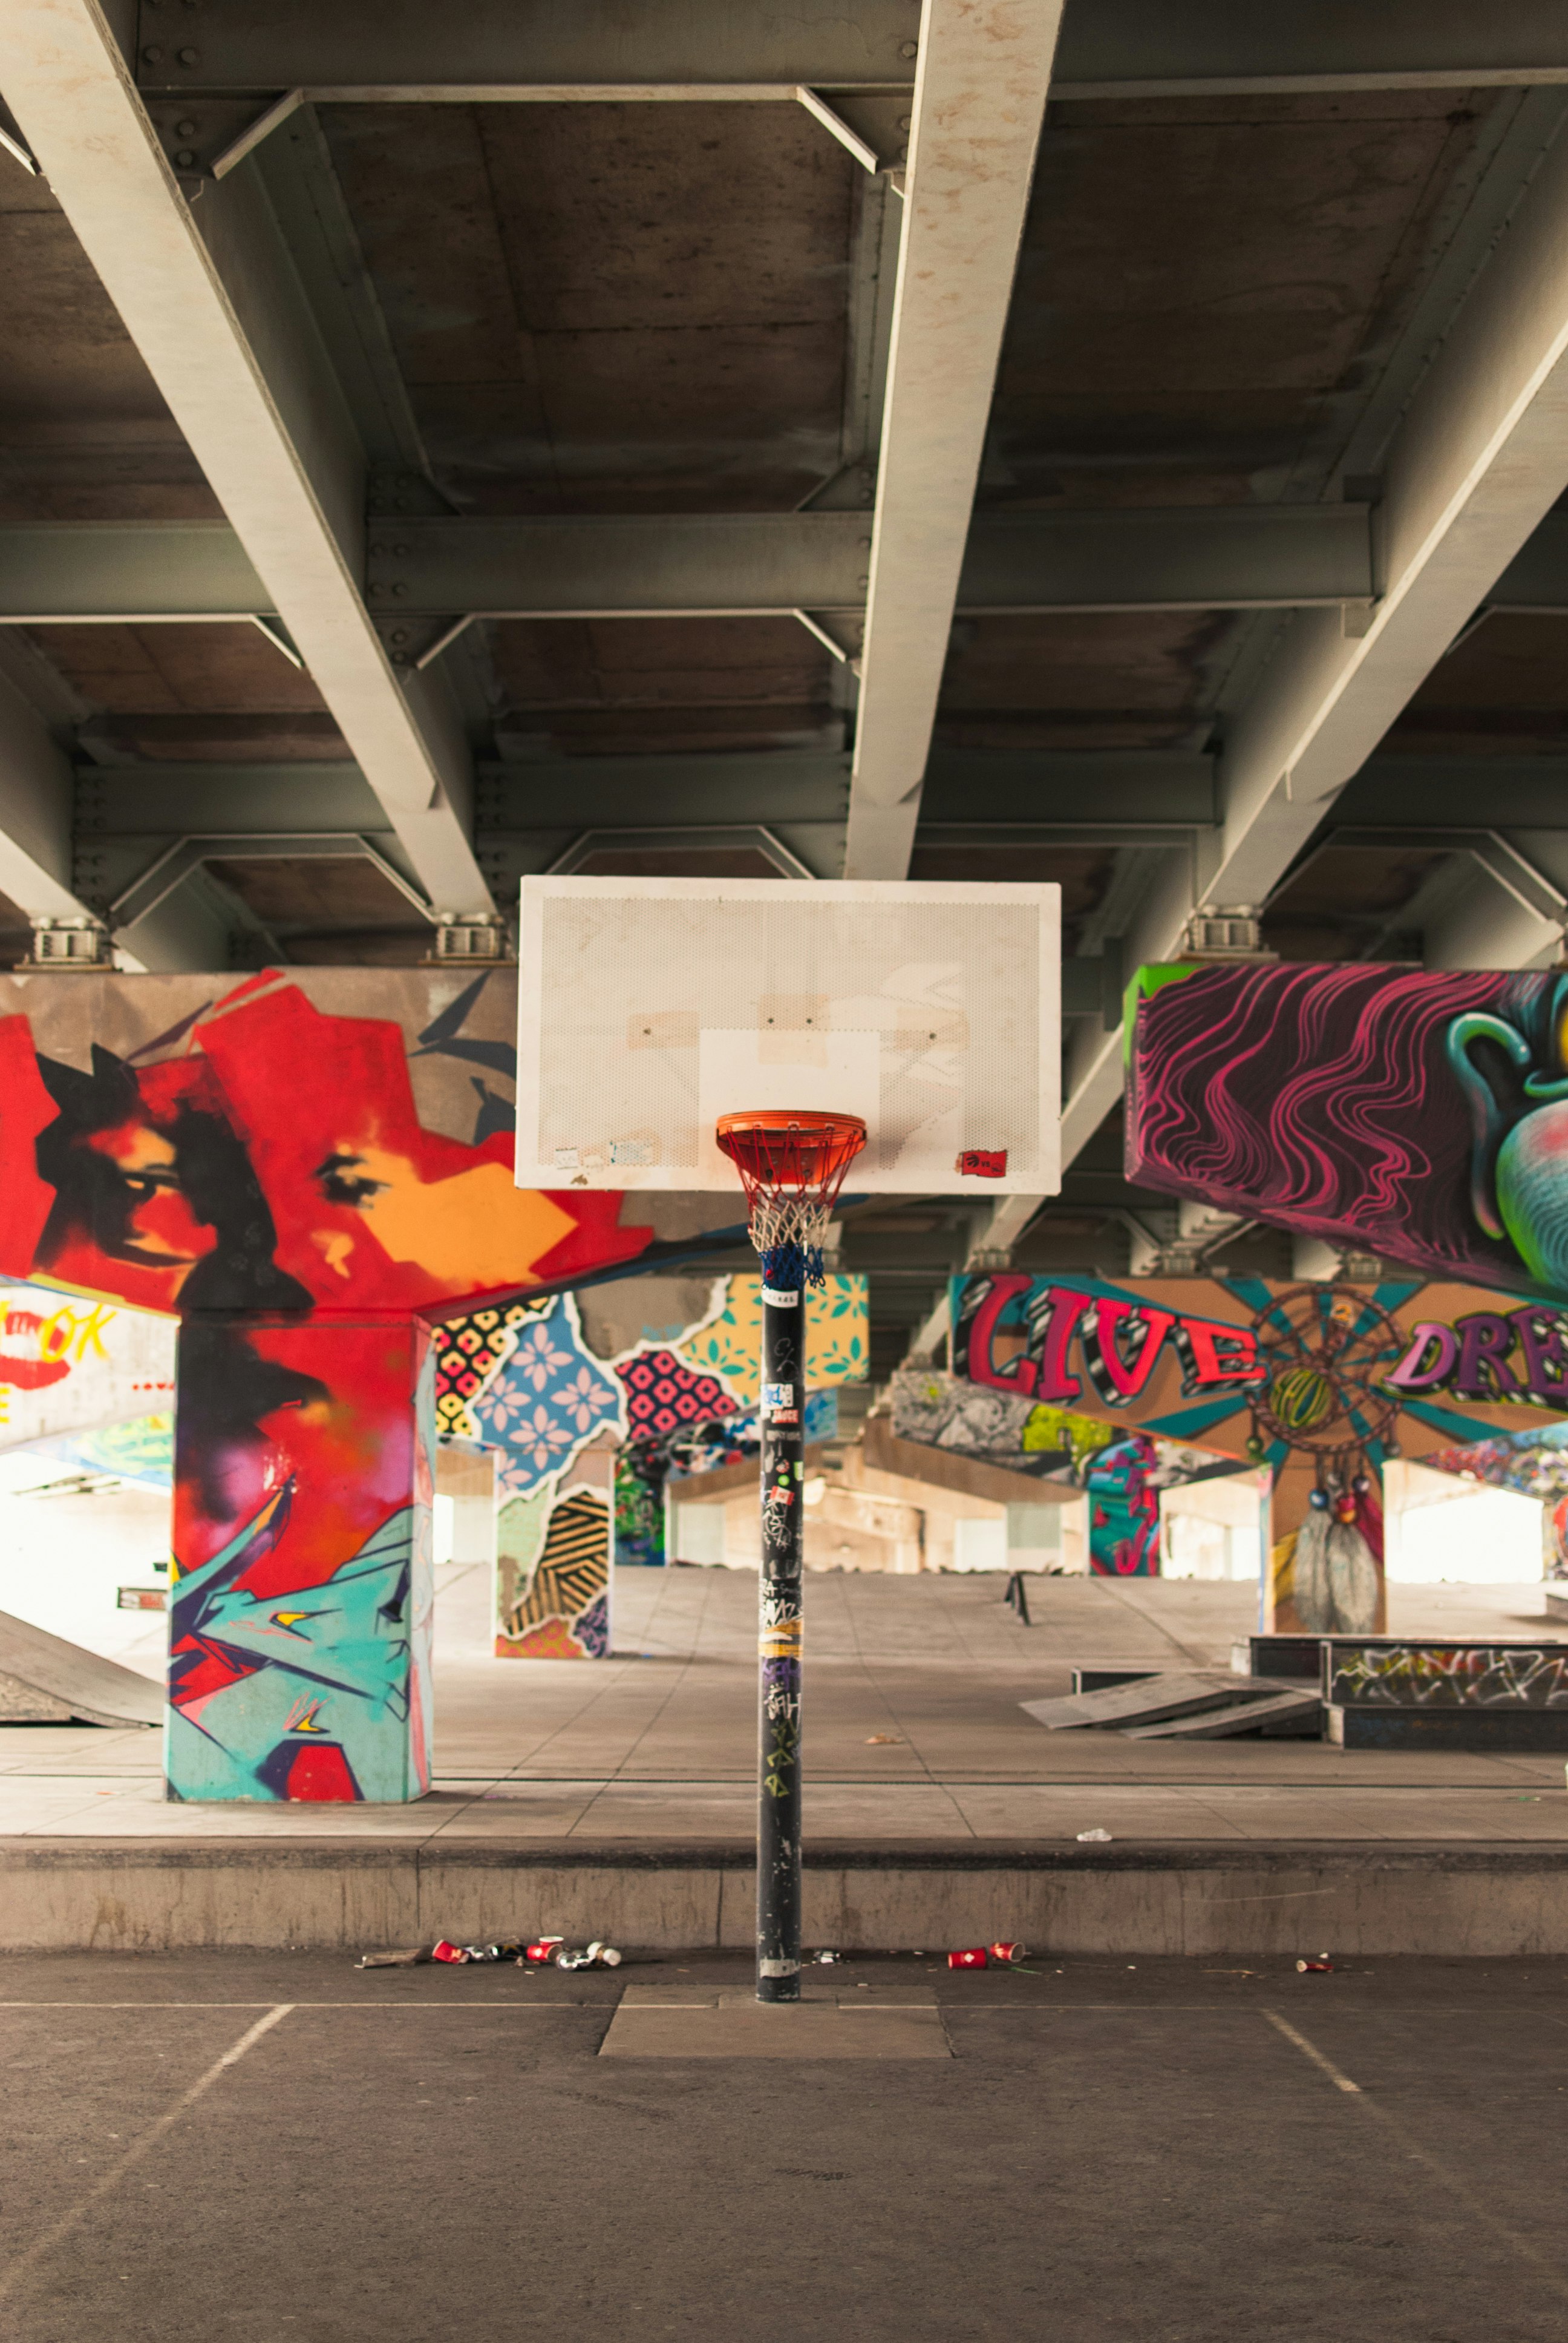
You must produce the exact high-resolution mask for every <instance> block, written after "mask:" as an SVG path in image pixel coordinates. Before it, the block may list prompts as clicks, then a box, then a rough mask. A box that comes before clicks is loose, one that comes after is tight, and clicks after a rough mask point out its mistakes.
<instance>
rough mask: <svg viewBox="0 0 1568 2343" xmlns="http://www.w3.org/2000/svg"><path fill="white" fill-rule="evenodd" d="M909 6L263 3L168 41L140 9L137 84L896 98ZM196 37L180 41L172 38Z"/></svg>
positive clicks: (578, 0)
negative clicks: (806, 90)
mask: <svg viewBox="0 0 1568 2343" xmlns="http://www.w3.org/2000/svg"><path fill="white" fill-rule="evenodd" d="M918 28H919V17H918V15H917V11H916V7H915V5H914V0H838V5H835V6H834V7H833V8H832V9H831V10H830V11H814V12H809V11H806V10H801V9H796V10H786V9H778V8H765V7H759V6H757V5H736V0H678V5H666V6H662V7H658V8H628V7H627V6H626V5H624V0H465V5H464V6H463V7H462V8H460V9H456V10H452V11H449V12H448V13H447V18H446V20H445V21H444V22H443V21H439V20H437V17H435V16H434V15H432V14H431V12H430V11H429V9H428V8H427V7H425V6H423V5H419V0H333V5H331V6H330V7H322V6H321V5H318V0H272V5H269V6H268V7H266V8H265V9H258V8H223V9H211V10H208V11H206V12H204V15H203V18H202V22H201V24H200V25H199V26H189V27H187V26H186V25H185V24H183V23H182V24H181V25H177V26H176V27H175V28H174V30H173V32H172V33H171V34H170V35H168V36H167V37H160V36H159V35H161V33H162V30H163V28H162V26H161V25H158V24H157V20H156V19H154V18H151V17H149V16H148V15H147V14H146V12H145V11H144V13H143V15H142V41H143V46H142V47H141V49H140V51H139V53H138V55H137V60H136V73H137V76H138V78H139V80H140V82H141V85H142V87H143V88H144V89H145V90H146V91H148V92H149V93H151V92H156V93H158V94H159V95H169V96H179V97H182V98H186V97H189V98H195V97H196V96H199V95H206V94H213V95H223V96H235V95H238V94H243V93H246V92H254V93H255V94H256V95H257V96H263V95H265V96H266V97H268V98H269V99H270V98H275V97H276V96H277V94H278V92H279V91H280V90H293V89H296V88H303V89H304V90H305V91H306V93H307V96H310V97H311V98H327V97H330V98H332V99H333V100H334V101H337V102H343V101H353V100H356V99H367V100H369V101H371V102H374V103H381V102H385V101H387V100H388V99H393V100H398V101H403V102H421V103H430V102H432V101H440V100H443V99H445V100H447V101H450V102H456V103H458V104H461V103H463V102H465V101H466V100H468V99H476V100H483V101H487V102H489V103H495V102H496V101H498V100H499V99H504V98H507V97H517V98H533V99H538V100H543V101H545V102H550V101H558V100H562V99H570V98H577V97H582V98H589V97H599V96H602V97H614V98H619V99H621V100H626V99H628V98H637V97H644V96H647V97H650V98H651V97H656V96H657V97H679V96H689V97H693V98H700V97H724V98H727V99H729V98H735V97H756V98H773V99H778V100H779V101H780V102H790V103H792V102H793V101H794V99H795V93H796V90H797V88H798V87H799V86H800V85H802V84H804V85H807V86H809V87H812V88H820V89H829V90H854V89H862V88H863V89H870V90H881V89H897V88H900V87H904V86H907V85H909V84H910V82H911V81H912V80H913V79H914V72H915V67H914V40H915V36H916V34H917V31H918ZM187 30H188V31H190V32H191V33H192V34H193V35H195V34H198V33H199V36H200V37H199V38H198V39H196V40H194V43H193V44H192V45H185V44H183V43H182V42H180V41H179V39H178V38H177V37H176V35H179V34H183V33H185V32H186V31H187Z"/></svg>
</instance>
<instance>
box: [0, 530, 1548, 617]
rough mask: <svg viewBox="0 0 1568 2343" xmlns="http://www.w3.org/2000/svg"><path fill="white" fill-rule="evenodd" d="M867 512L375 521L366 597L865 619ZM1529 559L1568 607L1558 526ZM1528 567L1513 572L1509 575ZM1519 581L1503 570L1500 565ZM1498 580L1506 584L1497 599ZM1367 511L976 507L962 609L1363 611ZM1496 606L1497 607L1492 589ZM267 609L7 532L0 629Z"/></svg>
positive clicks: (188, 568) (117, 544) (529, 609)
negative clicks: (1346, 607)
mask: <svg viewBox="0 0 1568 2343" xmlns="http://www.w3.org/2000/svg"><path fill="white" fill-rule="evenodd" d="M870 528H871V524H870V518H869V515H867V514H864V513H856V512H832V511H819V512H799V513H765V514H750V513H743V514H723V515H706V514H690V513H672V514H668V515H664V514H641V515H638V516H636V517H634V518H624V519H622V518H577V517H575V516H565V517H563V516H556V515H550V516H548V517H544V518H520V519H518V518H514V519H502V520H487V519H486V520H466V519H425V518H415V519H409V518H399V519H397V521H396V522H395V523H394V522H391V521H386V520H376V521H373V522H372V523H371V525H370V528H369V532H368V536H369V542H368V546H367V578H366V585H367V598H368V600H369V602H370V604H371V607H372V608H374V609H376V610H377V611H378V612H381V613H383V614H385V615H390V614H391V613H392V612H393V611H394V610H396V613H397V617H398V618H401V619H418V620H424V621H426V622H428V623H434V622H444V621H445V620H447V618H450V617H451V616H452V615H454V614H462V615H468V616H472V617H477V618H647V617H661V618H694V617H697V618H709V617H727V616H731V615H740V614H744V615H747V616H755V615H758V614H760V613H769V612H771V613H773V614H775V615H778V616H787V615H789V614H790V613H792V612H795V611H799V610H806V611H829V612H831V611H839V610H859V608H861V606H862V604H863V603H864V601H865V598H866V590H867V589H866V580H867V578H868V576H869V568H868V562H869V554H870V548H871V535H870ZM1549 533H1550V534H1552V536H1553V543H1552V545H1551V546H1550V547H1549V548H1546V549H1544V551H1543V553H1542V554H1541V555H1540V556H1539V557H1538V558H1535V559H1533V561H1532V562H1531V564H1530V575H1529V578H1528V579H1527V580H1526V581H1525V584H1526V586H1527V588H1528V591H1529V593H1530V596H1531V601H1530V605H1529V607H1531V608H1540V607H1544V606H1543V589H1544V588H1545V585H1546V583H1547V579H1548V576H1549V575H1555V576H1556V577H1557V579H1558V607H1561V608H1564V609H1568V531H1564V530H1563V528H1561V527H1560V526H1558V525H1556V523H1555V518H1554V521H1553V525H1552V527H1551V528H1550V529H1549ZM1518 566H1519V565H1517V564H1516V565H1515V568H1517V567H1518ZM1510 575H1512V573H1510ZM1507 584H1508V580H1507V579H1504V580H1503V586H1501V587H1500V588H1499V595H1501V594H1502V593H1503V590H1504V588H1506V587H1507ZM1371 598H1372V537H1371V528H1370V517H1369V514H1368V510H1367V508H1366V507H1365V506H1364V505H1348V504H1347V505H1251V506H1248V505H1241V506H1231V507H1223V508H1220V509H1218V510H1215V511H1211V512H1192V511H1190V510H1186V509H1177V510H1173V511H1151V512H1124V511H1112V512H1103V513H1099V512H1070V513H1018V514H1005V515H992V514H980V515H979V516H977V517H976V518H975V519H974V521H973V522H972V523H971V525H970V529H969V537H968V544H967V547H966V549H965V552H964V556H963V566H962V568H961V571H960V577H959V584H958V592H957V604H956V607H957V608H958V609H959V611H960V612H967V613H984V612H987V611H990V612H997V613H1001V612H1029V611H1052V610H1061V611H1072V610H1211V609H1232V610H1271V609H1283V608H1312V607H1316V606H1318V605H1332V606H1334V607H1336V608H1337V607H1339V606H1341V605H1343V604H1354V605H1356V606H1357V607H1358V608H1359V607H1362V606H1365V605H1368V604H1370V601H1371ZM1495 598H1497V597H1494V599H1495ZM273 615H276V612H275V604H274V599H273V597H272V595H271V594H270V593H269V591H268V590H267V588H266V586H265V585H264V584H263V582H262V580H261V578H260V577H259V576H258V574H257V572H256V568H255V566H254V564H253V563H252V562H251V561H250V560H249V558H247V556H246V551H245V548H244V547H243V546H242V544H241V543H240V540H239V538H238V537H237V536H236V532H235V531H234V530H233V529H232V528H229V526H228V525H227V523H226V522H224V521H12V522H0V621H6V622H10V623H14V624H25V625H45V624H49V623H51V622H55V621H65V620H75V621H77V622H81V621H84V620H85V621H88V622H92V621H101V622H104V623H111V622H113V623H145V622H149V621H158V620H167V619H184V620H189V619H236V618H251V617H256V616H273Z"/></svg>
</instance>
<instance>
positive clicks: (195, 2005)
mask: <svg viewBox="0 0 1568 2343" xmlns="http://www.w3.org/2000/svg"><path fill="white" fill-rule="evenodd" d="M613 2006H614V2004H613V2003H610V2002H608V2001H533V2000H529V2001H288V2002H273V2001H0V2009H283V2010H290V2009H368V2010H382V2009H434V2010H438V2011H439V2012H440V2013H441V2015H442V2016H449V2015H450V2014H452V2013H453V2012H457V2013H459V2014H462V2015H465V2016H466V2015H467V2013H468V2012H469V2011H472V2010H479V2009H609V2008H612V2007H613ZM266 2023H267V2024H268V2025H269V2026H271V2025H275V2024H276V2019H274V2018H270V2017H269V2018H268V2019H267V2021H266ZM219 2063H220V2064H221V2063H222V2062H221V2061H220V2062H219Z"/></svg>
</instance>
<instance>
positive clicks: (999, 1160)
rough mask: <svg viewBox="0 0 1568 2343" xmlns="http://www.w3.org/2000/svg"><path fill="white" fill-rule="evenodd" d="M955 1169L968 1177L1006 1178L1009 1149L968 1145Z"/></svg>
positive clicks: (985, 1178) (976, 1178) (983, 1178)
mask: <svg viewBox="0 0 1568 2343" xmlns="http://www.w3.org/2000/svg"><path fill="white" fill-rule="evenodd" d="M953 1170H954V1171H955V1172H961V1173H962V1174H963V1176H964V1177H965V1178H966V1179H971V1180H1005V1179H1006V1177H1007V1150H1006V1148H1005V1147H966V1148H965V1150H964V1151H963V1153H962V1154H961V1155H960V1157H959V1160H958V1161H957V1162H956V1163H955V1164H954V1165H953Z"/></svg>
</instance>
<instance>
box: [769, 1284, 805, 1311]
mask: <svg viewBox="0 0 1568 2343" xmlns="http://www.w3.org/2000/svg"><path fill="white" fill-rule="evenodd" d="M762 1299H763V1301H764V1302H767V1303H768V1304H769V1307H770V1308H771V1309H774V1310H799V1307H800V1293H799V1287H797V1286H778V1285H765V1286H764V1287H763V1289H762Z"/></svg>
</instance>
